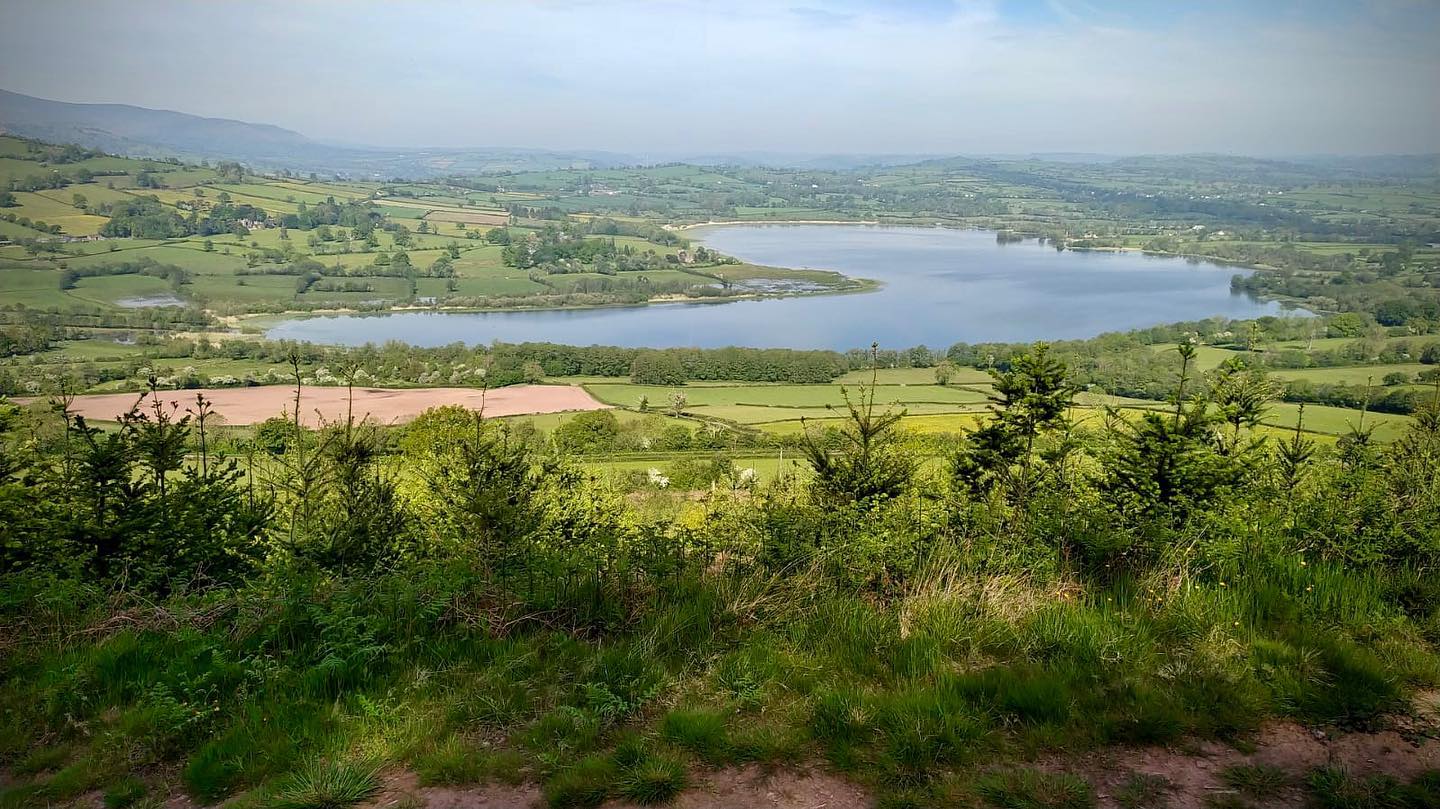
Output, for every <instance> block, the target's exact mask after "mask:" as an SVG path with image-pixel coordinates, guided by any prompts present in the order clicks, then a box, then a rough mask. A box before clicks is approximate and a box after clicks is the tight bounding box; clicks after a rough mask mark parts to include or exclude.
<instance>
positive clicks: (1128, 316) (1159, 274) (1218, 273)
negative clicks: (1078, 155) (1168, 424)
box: [266, 225, 1282, 350]
mask: <svg viewBox="0 0 1440 809" xmlns="http://www.w3.org/2000/svg"><path fill="white" fill-rule="evenodd" d="M688 235H689V236H690V237H691V238H692V239H697V240H699V241H701V242H702V243H703V244H705V246H707V247H711V248H714V249H716V250H719V251H720V252H722V253H726V254H728V255H732V256H735V257H737V258H741V259H744V260H746V261H749V262H753V263H755V264H765V265H770V266H780V267H813V268H820V269H827V270H837V271H839V272H842V273H845V274H846V275H851V276H858V277H862V278H873V279H876V280H879V281H881V282H882V283H883V284H884V286H883V287H882V288H881V289H879V290H877V291H874V292H869V293H863V294H852V295H825V296H810V297H793V298H780V299H771V300H750V301H732V302H728V303H675V304H652V305H649V306H634V307H620V308H607V309H584V310H564V311H520V312H482V313H457V312H451V313H444V312H397V313H392V314H378V315H339V316H329V317H312V318H299V319H295V320H288V321H284V322H281V323H279V324H277V325H275V326H274V327H273V328H271V329H270V330H269V331H268V332H267V334H266V336H267V337H269V338H270V339H286V340H308V341H311V342H317V343H333V344H341V345H361V344H364V343H379V342H384V341H386V340H400V341H403V342H406V343H410V344H412V345H418V346H436V345H445V344H448V343H454V342H457V341H459V342H465V343H471V344H475V343H488V342H491V341H493V340H500V341H503V342H509V343H519V342H529V341H536V342H551V343H562V344H567V345H592V344H601V345H618V346H654V347H667V346H696V347H702V348H711V347H717V346H728V345H737V346H754V347H788V348H831V349H838V350H844V349H849V348H857V347H863V346H868V345H869V344H870V342H871V341H878V342H879V343H880V344H881V345H882V346H886V347H890V348H904V347H909V346H914V345H928V346H931V347H935V348H943V347H946V346H949V345H951V344H952V343H955V342H959V341H965V342H972V343H974V342H988V341H1004V342H1011V341H1029V340H1039V339H1070V338H1080V337H1090V336H1094V335H1096V334H1100V333H1101V332H1107V331H1123V330H1126V329H1132V328H1138V327H1141V326H1151V325H1155V324H1159V323H1171V322H1175V321H1180V320H1199V319H1202V318H1206V317H1210V316H1212V315H1221V316H1225V317H1232V318H1248V317H1259V316H1261V315H1266V314H1280V313H1281V312H1282V309H1281V307H1280V305H1279V304H1276V303H1274V302H1269V303H1267V302H1262V301H1259V300H1256V299H1254V298H1252V297H1250V296H1248V295H1244V294H1236V293H1233V292H1231V290H1230V278H1231V276H1233V275H1235V274H1236V273H1237V272H1244V271H1243V270H1237V269H1235V268H1233V267H1224V266H1220V265H1217V264H1212V263H1208V262H1196V261H1189V260H1186V259H1179V258H1163V257H1153V256H1145V255H1142V254H1139V253H1111V252H1086V251H1071V250H1067V251H1064V252H1059V251H1056V250H1055V249H1053V248H1050V247H1045V246H1043V245H1040V244H1037V243H1036V242H1034V241H1027V242H1022V243H1012V244H997V243H996V240H995V234H994V233H991V232H989V231H981V230H953V229H943V228H905V227H876V226H863V225H855V226H851V225H726V226H716V227H708V228H702V229H697V230H693V231H691V232H690V233H689V234H688Z"/></svg>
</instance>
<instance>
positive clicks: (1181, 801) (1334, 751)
mask: <svg viewBox="0 0 1440 809" xmlns="http://www.w3.org/2000/svg"><path fill="white" fill-rule="evenodd" d="M1427 700H1431V702H1429V705H1430V706H1433V707H1434V708H1435V709H1437V710H1440V698H1437V697H1436V696H1435V695H1430V696H1428V697H1427ZM1430 719H1431V721H1428V722H1424V723H1421V724H1419V725H1417V724H1414V723H1410V724H1403V723H1402V725H1401V727H1402V729H1403V732H1402V730H1385V731H1380V732H1376V733H1347V734H1341V735H1337V736H1331V735H1329V734H1327V733H1326V732H1324V731H1318V730H1312V729H1309V728H1305V727H1302V726H1300V725H1297V724H1294V723H1291V722H1276V723H1271V724H1268V725H1266V726H1265V727H1264V728H1263V729H1262V730H1261V731H1260V732H1259V733H1258V734H1257V735H1256V736H1255V737H1254V738H1253V739H1251V740H1250V745H1247V746H1246V749H1247V750H1250V752H1242V751H1241V749H1239V748H1237V747H1231V746H1227V745H1224V744H1220V743H1218V742H1208V741H1206V742H1193V743H1187V744H1182V745H1177V746H1173V747H1136V748H1108V749H1105V750H1100V751H1096V752H1094V753H1088V754H1085V755H1082V756H1078V757H1076V756H1067V757H1056V758H1053V759H1047V760H1044V761H1041V762H1039V763H1038V764H1036V765H1035V766H1036V767H1038V768H1039V769H1043V770H1048V771H1051V772H1066V773H1071V774H1074V775H1078V776H1080V777H1082V778H1084V779H1085V780H1087V781H1088V782H1089V783H1090V784H1091V786H1092V787H1094V789H1095V794H1096V799H1097V806H1098V807H1100V809H1121V807H1125V806H1127V804H1125V803H1122V801H1121V799H1120V797H1119V796H1120V793H1121V791H1122V789H1123V787H1124V786H1125V785H1126V784H1127V782H1129V781H1130V780H1131V779H1133V778H1135V777H1136V776H1151V777H1156V778H1158V779H1163V783H1164V784H1166V785H1167V786H1166V788H1165V789H1164V790H1163V792H1162V794H1161V795H1160V797H1159V798H1157V799H1156V800H1154V801H1153V802H1142V803H1141V804H1139V805H1141V806H1150V807H1153V808H1154V809H1162V807H1163V809H1209V807H1211V806H1214V805H1215V803H1214V801H1216V800H1224V799H1225V798H1227V797H1229V796H1232V795H1235V796H1236V797H1239V798H1241V799H1243V801H1244V803H1243V804H1237V805H1247V806H1254V807H1262V806H1263V807H1266V809H1270V807H1276V809H1303V807H1307V806H1308V805H1309V804H1308V803H1307V800H1308V795H1307V792H1306V790H1305V789H1304V787H1303V778H1304V777H1305V775H1307V774H1308V773H1309V772H1310V771H1312V770H1314V769H1316V768H1318V767H1327V766H1333V767H1340V768H1342V769H1345V770H1347V771H1349V772H1350V773H1351V774H1352V775H1356V776H1372V775H1389V776H1393V777H1395V778H1398V779H1400V780H1401V781H1411V780H1413V779H1414V778H1415V777H1416V776H1418V775H1420V774H1421V773H1423V772H1425V771H1427V770H1435V769H1440V738H1437V736H1436V734H1440V721H1437V720H1440V713H1436V714H1431V717H1430ZM1236 765H1263V766H1266V767H1274V768H1277V769H1279V770H1281V771H1283V772H1285V773H1286V774H1288V775H1289V776H1290V778H1291V780H1292V783H1291V784H1290V785H1288V786H1285V787H1281V788H1278V789H1276V790H1274V791H1272V792H1271V793H1269V794H1267V795H1266V796H1265V797H1264V798H1263V799H1255V798H1246V797H1245V796H1240V795H1238V794H1237V793H1236V791H1235V790H1234V789H1232V788H1231V787H1230V786H1229V785H1228V784H1227V783H1226V781H1225V779H1224V775H1223V774H1224V772H1225V770H1226V769H1227V768H1229V767H1232V766H1236ZM879 797H881V796H880V795H877V794H872V793H871V792H869V791H867V790H865V789H862V788H861V787H859V786H857V785H855V784H854V783H852V782H850V781H848V780H846V779H845V778H842V777H840V776H838V775H835V774H833V773H830V772H828V771H826V770H825V769H824V768H822V767H818V766H817V767H812V768H803V769H783V770H774V771H767V770H765V769H762V768H760V767H756V766H746V767H740V768H730V769H723V770H713V771H708V772H706V771H702V772H699V773H696V774H695V775H694V781H693V783H692V786H691V788H690V789H689V790H687V791H686V792H685V793H684V794H682V795H681V796H680V797H679V798H678V799H677V800H676V801H675V802H674V803H673V804H670V805H671V806H674V807H678V809H817V808H818V807H824V809H870V807H873V806H875V804H876V801H877V800H878V798H879ZM1129 805H1135V804H1129ZM367 806H368V807H370V809H543V807H544V806H545V801H544V799H543V797H542V796H541V793H540V790H539V788H538V787H535V786H531V785H526V786H518V787H517V786H476V787H420V786H418V784H417V782H416V780H415V777H414V775H413V774H411V773H408V772H398V773H392V774H391V775H390V776H389V777H388V778H387V787H386V790H385V792H384V793H382V794H381V795H380V796H379V797H378V798H377V799H376V800H375V801H373V802H372V803H370V804H368V805H367ZM605 809H638V808H637V807H635V806H634V805H633V804H629V803H625V802H621V801H610V802H608V803H606V804H605Z"/></svg>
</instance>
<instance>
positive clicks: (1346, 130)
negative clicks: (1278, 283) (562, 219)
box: [0, 0, 1440, 153]
mask: <svg viewBox="0 0 1440 809" xmlns="http://www.w3.org/2000/svg"><path fill="white" fill-rule="evenodd" d="M1052 6H1053V7H1054V8H1053V9H1051V10H1050V12H1049V13H1048V14H1047V15H1044V16H1043V17H1039V16H1034V15H1032V16H1030V17H1017V16H1016V15H1015V14H1013V13H1009V14H1006V13H1002V11H1004V10H1005V7H1003V6H997V5H995V4H992V3H987V2H974V3H955V4H945V3H939V2H931V3H924V4H913V5H904V4H893V3H883V2H863V1H862V0H844V1H841V2H820V0H805V1H804V2H801V1H800V0H797V2H794V3H792V4H790V5H785V4H774V3H762V2H735V3H706V2H700V1H699V0H675V1H674V2H664V3H646V2H638V1H634V2H607V3H588V2H546V3H511V4H498V3H496V4H470V3H451V2H438V1H437V0H430V1H429V2H412V3H407V4H398V5H397V4H380V3H363V4H362V3H335V2H328V3H301V4H295V3H290V2H286V3H279V2H272V0H262V1H261V2H247V3H244V4H243V5H242V4H229V3H206V4H189V3H175V2H143V3H139V4H138V6H137V4H136V3H124V4H119V3H117V2H115V0H103V2H101V3H85V4H82V5H80V6H76V5H75V4H74V2H73V0H62V2H56V3H53V4H48V5H45V6H38V5H37V6H35V7H25V8H23V14H24V15H28V16H31V17H34V19H32V20H30V21H29V22H30V23H31V24H30V25H11V26H6V28H5V31H4V32H0V72H3V73H4V75H5V76H6V77H7V78H6V79H5V80H4V81H5V83H7V84H11V87H10V89H15V90H19V91H21V92H33V93H37V94H41V95H50V96H53V97H62V98H67V99H76V100H113V101H127V102H132V103H140V104H145V105H150V106H165V107H170V108H179V109H184V110H186V111H193V112H199V113H203V114H212V115H226V116H230V117H244V118H249V119H253V120H262V121H267V122H274V123H278V124H281V125H285V126H290V127H293V128H296V129H299V130H301V131H303V132H306V133H307V134H311V135H313V136H319V137H327V138H334V139H343V140H349V141H369V142H381V143H392V144H396V143H407V144H444V145H478V144H496V145H502V144H503V145H520V146H540V147H559V148H609V149H617V150H631V151H633V150H654V149H663V150H671V151H690V152H702V151H712V150H723V151H733V150H741V149H784V150H791V151H808V152H819V151H883V152H903V151H915V152H1002V151H1009V152H1015V151H1031V150H1037V151H1039V150H1064V151H1070V150H1085V151H1105V152H1112V153H1118V152H1141V151H1198V150H1206V151H1231V152H1249V153H1296V152H1317V151H1344V152H1394V151H1436V150H1440V143H1437V135H1436V132H1437V131H1440V104H1437V103H1436V97H1435V91H1434V89H1433V88H1434V87H1437V86H1440V55H1437V51H1436V50H1435V49H1434V48H1433V45H1432V44H1431V43H1432V42H1433V37H1434V35H1435V33H1436V31H1435V30H1434V16H1433V15H1431V14H1428V13H1426V10H1425V9H1423V8H1422V9H1421V10H1420V11H1419V12H1416V11H1413V10H1407V9H1405V8H1404V7H1403V0H1389V2H1386V3H1382V4H1380V5H1378V6H1377V7H1376V9H1377V10H1375V11H1374V12H1373V13H1370V12H1366V13H1363V14H1360V12H1361V11H1364V10H1363V9H1358V7H1357V10H1356V13H1357V14H1359V17H1358V18H1352V17H1346V18H1345V19H1344V20H1343V21H1341V20H1337V19H1333V18H1327V17H1325V16H1324V15H1321V14H1320V13H1318V12H1317V13H1314V14H1310V15H1308V16H1306V15H1302V16H1299V17H1297V16H1296V15H1293V14H1292V15H1289V16H1275V17H1261V16H1258V15H1252V14H1244V13H1237V12H1235V11H1233V10H1232V11H1228V12H1227V11H1223V10H1222V11H1209V10H1204V9H1203V8H1202V9H1201V10H1197V11H1194V12H1191V13H1177V14H1174V15H1172V16H1171V17H1169V18H1167V19H1164V20H1161V21H1158V22H1156V21H1149V22H1145V23H1143V24H1142V23H1140V22H1136V21H1135V19H1134V15H1131V14H1127V13H1124V10H1123V9H1107V8H1104V7H1097V4H1095V3H1087V2H1082V1H1081V0H1054V2H1053V3H1052ZM1206 8H1208V7H1206ZM82 9H83V11H82ZM67 11H68V12H70V13H69V14H67V13H66V12H67ZM62 15H64V16H65V17H67V18H68V19H70V20H80V21H81V22H80V23H77V24H70V27H69V29H68V30H69V32H70V33H69V34H68V37H69V41H67V44H66V47H65V48H63V49H57V48H51V47H45V46H44V45H43V44H42V43H35V42H33V41H30V40H33V39H34V38H33V37H31V38H27V37H23V36H21V35H20V34H17V33H16V32H17V31H18V30H21V29H25V30H33V29H32V25H35V26H40V27H42V28H43V27H45V25H46V21H47V20H49V25H51V26H54V25H59V26H61V27H65V25H64V24H61V23H59V22H58V20H59V19H60V18H61V16H62ZM1416 20H1419V21H1420V23H1419V24H1416ZM1342 22H1343V24H1342ZM1407 23H1408V24H1407ZM76 54H84V56H83V57H81V58H77V57H76ZM97 64H98V65H101V66H103V65H112V66H114V67H113V69H99V70H97V69H96V67H97ZM257 83H258V84H259V85H260V86H262V87H264V88H267V89H264V90H261V91H258V92H257V91H254V90H248V89H247V88H250V87H255V86H256V85H257Z"/></svg>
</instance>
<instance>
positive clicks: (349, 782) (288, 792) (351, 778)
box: [270, 760, 380, 809]
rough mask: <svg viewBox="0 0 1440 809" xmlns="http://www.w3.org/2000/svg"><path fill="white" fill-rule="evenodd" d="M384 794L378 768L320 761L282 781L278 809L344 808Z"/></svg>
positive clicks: (273, 802) (278, 786) (277, 788)
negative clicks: (376, 794) (381, 791)
mask: <svg viewBox="0 0 1440 809" xmlns="http://www.w3.org/2000/svg"><path fill="white" fill-rule="evenodd" d="M379 791H380V771H379V769H378V768H376V767H373V766H370V765H365V764H358V763H355V762H347V761H332V760H316V761H313V762H311V763H310V764H309V765H307V766H306V767H304V768H303V769H301V770H298V771H296V772H294V773H291V774H290V775H287V776H285V777H284V778H282V779H280V781H279V783H277V784H276V786H275V793H274V797H273V799H272V800H271V804H270V805H271V806H272V807H273V808H274V809H343V808H344V807H347V806H354V805H355V804H357V803H360V802H361V801H363V800H365V799H366V798H369V797H371V796H372V795H374V794H375V793H377V792H379Z"/></svg>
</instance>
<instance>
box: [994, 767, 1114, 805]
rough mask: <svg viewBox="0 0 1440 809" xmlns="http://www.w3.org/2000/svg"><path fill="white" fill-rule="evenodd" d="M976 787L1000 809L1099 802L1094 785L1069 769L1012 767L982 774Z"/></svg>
mask: <svg viewBox="0 0 1440 809" xmlns="http://www.w3.org/2000/svg"><path fill="white" fill-rule="evenodd" d="M975 788H976V790H977V791H978V792H979V793H980V797H982V798H984V799H985V802H986V803H988V804H990V805H991V806H994V807H996V809H1091V807H1093V806H1094V805H1095V792H1094V790H1092V789H1091V788H1090V785H1089V784H1088V783H1086V782H1085V781H1084V779H1082V778H1079V777H1078V776H1074V775H1069V774H1067V773H1047V772H1042V771H1040V770H1029V769H1021V770H1009V771H1007V772H1001V773H992V774H990V775H986V776H984V777H982V778H980V779H979V780H978V781H976V782H975Z"/></svg>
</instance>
